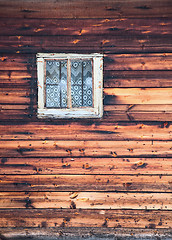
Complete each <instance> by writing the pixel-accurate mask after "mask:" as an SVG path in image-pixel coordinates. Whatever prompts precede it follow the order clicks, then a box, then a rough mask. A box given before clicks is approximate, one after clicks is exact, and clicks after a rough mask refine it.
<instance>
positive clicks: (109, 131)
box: [0, 105, 172, 141]
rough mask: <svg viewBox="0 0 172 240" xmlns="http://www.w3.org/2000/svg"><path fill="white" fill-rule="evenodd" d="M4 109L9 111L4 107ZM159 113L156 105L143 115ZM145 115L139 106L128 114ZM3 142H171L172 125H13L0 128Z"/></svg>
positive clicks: (122, 108) (164, 108) (163, 108)
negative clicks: (141, 113)
mask: <svg viewBox="0 0 172 240" xmlns="http://www.w3.org/2000/svg"><path fill="white" fill-rule="evenodd" d="M8 107H9V109H11V110H13V109H18V110H21V111H22V112H23V111H24V109H27V107H28V106H26V105H8ZM113 108H114V111H126V112H127V110H128V108H129V105H124V106H122V105H119V107H118V106H116V107H114V106H112V105H110V106H106V111H108V110H109V111H110V109H113ZM2 109H6V110H5V111H7V108H5V107H4V106H3V107H2ZM145 110H147V111H148V110H149V111H150V112H152V111H155V105H151V106H150V105H149V106H147V105H144V108H142V111H145ZM137 111H140V112H141V107H140V106H139V105H135V106H133V107H132V108H130V109H129V110H128V112H129V113H133V112H137ZM157 111H169V112H170V111H171V112H172V105H170V106H168V105H162V106H158V107H157ZM0 132H1V135H0V139H1V140H11V139H14V140H54V141H55V140H82V139H85V140H97V139H99V140H121V141H126V140H136V141H144V140H152V141H155V140H159V141H162V140H166V141H167V140H171V137H172V125H171V123H169V122H162V123H161V122H157V123H154V124H152V123H128V122H124V123H116V124H111V123H108V122H107V123H106V122H100V123H95V122H94V121H93V122H92V123H90V124H88V123H87V122H86V121H85V122H82V124H81V122H80V121H79V122H69V121H68V122H63V124H60V123H59V124H57V123H56V124H55V123H50V122H48V123H47V122H39V121H38V122H31V123H27V124H23V125H21V124H16V123H13V124H12V123H9V124H4V125H2V124H1V125H0Z"/></svg>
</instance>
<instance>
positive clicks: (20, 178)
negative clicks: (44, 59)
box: [0, 0, 172, 229]
mask: <svg viewBox="0 0 172 240" xmlns="http://www.w3.org/2000/svg"><path fill="white" fill-rule="evenodd" d="M171 9H172V8H171V2H170V1H168V0H164V1H159V0H158V1H154V0H152V1H143V0H142V1H141V0H140V1H135V0H132V1H122V0H118V1H109V0H108V1H96V0H93V1H55V2H54V1H52V0H48V1H46V3H45V2H44V1H19V0H17V1H11V0H9V1H4V0H1V1H0V104H1V108H0V157H1V159H0V160H1V165H0V167H1V168H0V191H1V192H0V196H1V197H0V216H1V217H0V227H1V228H16V227H21V228H29V227H32V228H38V227H39V228H41V227H42V228H45V227H62V228H66V227H90V228H91V227H99V228H106V227H112V228H115V229H118V228H134V229H169V228H170V227H171V226H172V214H171V212H170V210H172V206H171V199H170V197H171V183H172V178H171V174H172V169H171V156H172V144H171V139H172V125H171V120H172V74H171V70H172V42H171V36H172V35H171V29H172V15H171V13H172V11H171ZM38 52H55V53H93V52H98V53H103V54H104V116H103V118H102V119H96V120H89V119H87V120H76V119H71V120H51V119H49V120H40V119H37V117H36V111H37V75H36V53H38Z"/></svg>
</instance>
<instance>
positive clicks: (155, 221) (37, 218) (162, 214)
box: [0, 209, 172, 229]
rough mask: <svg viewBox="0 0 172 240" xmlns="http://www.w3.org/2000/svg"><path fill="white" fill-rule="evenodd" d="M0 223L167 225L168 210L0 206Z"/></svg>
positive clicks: (49, 225)
mask: <svg viewBox="0 0 172 240" xmlns="http://www.w3.org/2000/svg"><path fill="white" fill-rule="evenodd" d="M0 215H1V216H2V218H0V223H1V227H6V226H8V227H15V226H16V223H17V224H18V226H20V227H24V228H26V226H28V227H44V228H45V227H59V226H61V227H99V228H101V227H111V228H121V227H123V228H125V227H130V228H149V229H151V228H152V229H154V228H168V226H170V225H171V224H172V216H171V213H170V212H169V211H163V210H161V211H157V210H152V211H148V210H137V211H134V210H100V209H93V210H92V209H89V210H86V209H80V210H79V209H16V210H15V211H14V209H11V210H5V209H1V210H0Z"/></svg>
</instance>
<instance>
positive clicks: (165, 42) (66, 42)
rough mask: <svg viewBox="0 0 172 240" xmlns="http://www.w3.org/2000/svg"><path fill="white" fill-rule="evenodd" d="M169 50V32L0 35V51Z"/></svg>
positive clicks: (120, 51) (170, 47)
mask: <svg viewBox="0 0 172 240" xmlns="http://www.w3.org/2000/svg"><path fill="white" fill-rule="evenodd" d="M40 42H41V44H40ZM76 48H77V52H78V51H81V50H82V52H85V51H90V52H91V51H92V52H100V53H103V52H104V51H105V52H106V51H107V52H109V51H110V52H114V53H118V52H119V53H129V52H131V51H132V52H144V51H146V52H148V51H151V52H152V51H153V52H159V51H160V52H162V51H163V52H171V49H172V46H171V35H170V34H164V35H162V36H158V37H157V36H155V37H150V38H147V35H141V36H140V35H139V36H134V37H133V36H132V35H131V34H128V35H126V37H125V38H124V37H123V36H121V35H117V36H116V37H114V36H111V35H109V36H106V35H97V36H94V35H91V36H87V37H85V36H82V35H81V36H78V35H77V36H58V35H57V36H20V37H19V39H18V36H0V53H5V54H7V53H13V54H14V53H17V54H24V53H34V54H36V53H38V52H44V51H46V52H47V51H48V52H76Z"/></svg>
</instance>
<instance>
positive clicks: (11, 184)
mask: <svg viewBox="0 0 172 240" xmlns="http://www.w3.org/2000/svg"><path fill="white" fill-rule="evenodd" d="M109 172H110V171H109ZM171 179H172V177H171V176H164V175H154V176H153V175H13V176H10V175H0V191H4V192H5V191H15V192H18V191H19V192H21V191H119V192H120V191H124V192H132V191H139V192H171V190H172V181H171Z"/></svg>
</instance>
